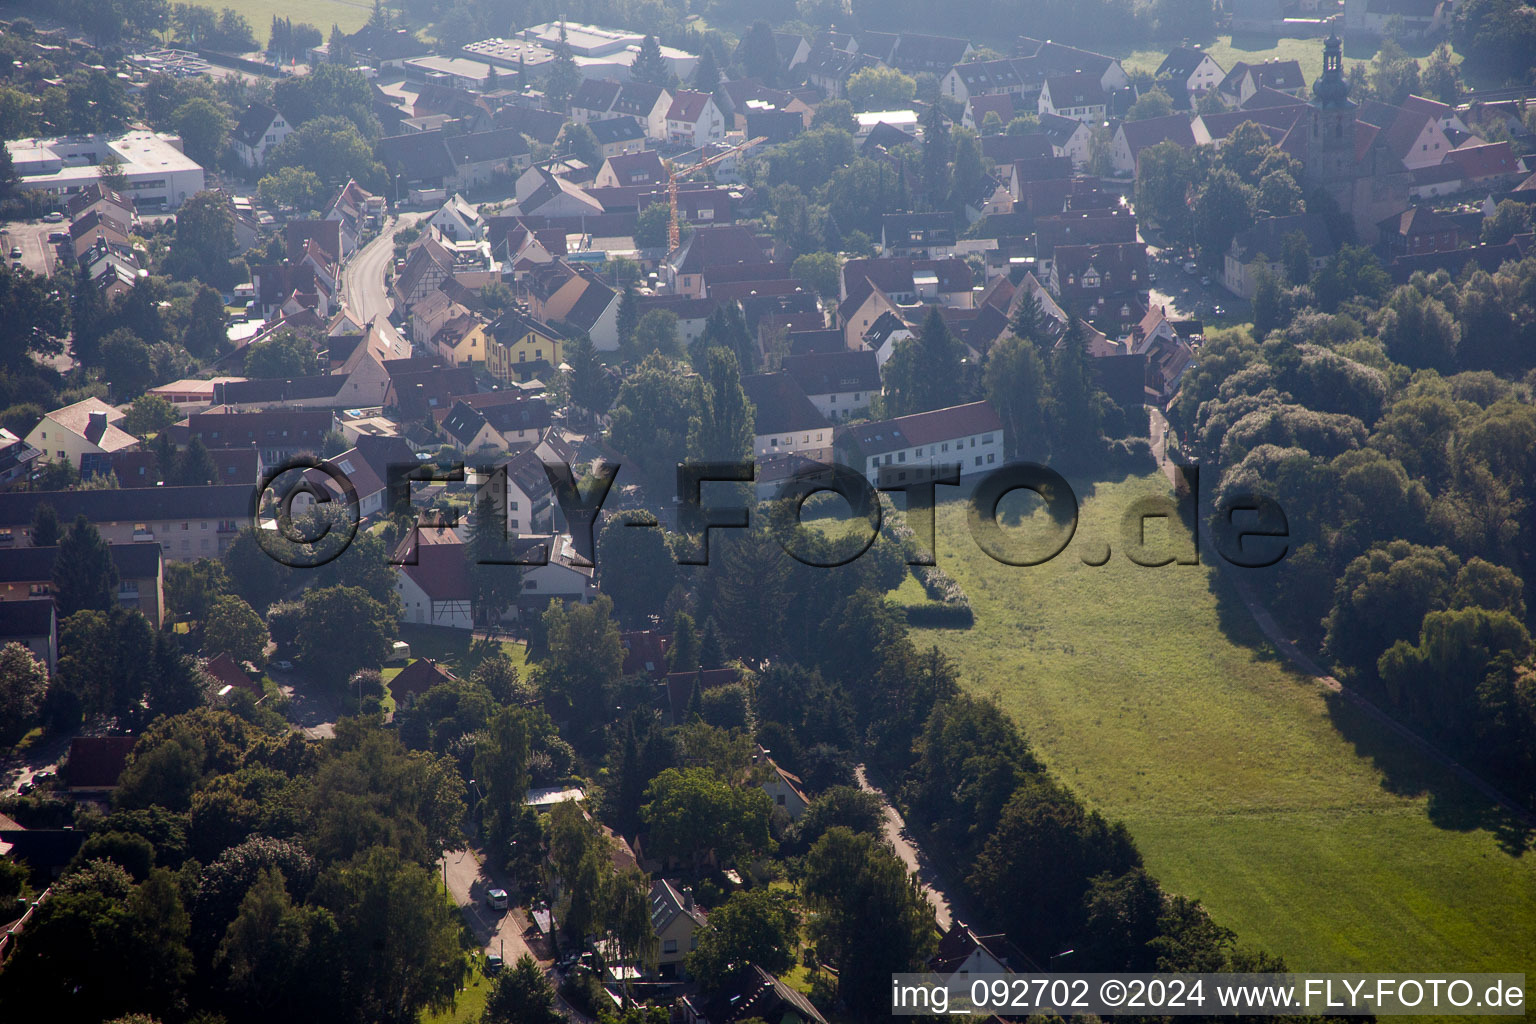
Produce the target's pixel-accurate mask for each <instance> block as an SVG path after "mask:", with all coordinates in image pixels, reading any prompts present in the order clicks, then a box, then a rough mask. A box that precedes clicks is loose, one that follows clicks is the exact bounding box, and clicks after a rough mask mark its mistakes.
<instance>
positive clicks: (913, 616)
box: [880, 498, 976, 629]
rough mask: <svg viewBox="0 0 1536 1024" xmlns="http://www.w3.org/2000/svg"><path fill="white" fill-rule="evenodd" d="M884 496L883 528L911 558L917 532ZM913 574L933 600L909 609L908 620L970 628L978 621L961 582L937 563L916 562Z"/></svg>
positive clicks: (915, 544)
mask: <svg viewBox="0 0 1536 1024" xmlns="http://www.w3.org/2000/svg"><path fill="white" fill-rule="evenodd" d="M884 500H885V509H884V516H883V519H882V523H881V527H880V531H881V532H882V533H884V534H885V535H886V536H887V537H889V538H890V539H891V540H892V541H893V542H895V543H896V544H899V545H900V546H901V549H902V555H903V557H905V558H907V560H908V561H909V562H910V561H911V557H912V556H913V555H915V554H916V553H917V550H918V549H917V542H916V535H915V534H914V533H913V532H912V527H910V526H908V525H907V518H906V516H905V515H903V514H902V513H901V511H900V510H899V509H897V508H896V507H895V506H893V505H892V504H890V500H889V499H888V498H887V499H884ZM912 575H913V576H915V577H917V582H918V583H920V584H922V586H923V591H924V592H925V593H926V594H927V595H928V597H929V599H930V600H931V601H933V602H935V603H934V604H929V605H920V606H917V607H913V608H908V609H907V622H908V623H909V624H911V625H913V626H928V627H934V628H939V629H969V628H970V627H971V625H972V624H973V623H975V621H976V616H975V613H974V612H972V611H971V601H970V598H968V597H966V596H965V591H964V590H963V589H961V587H960V582H959V581H958V580H956V579H955V578H954V577H953V576H951V575H950V574H949V573H947V572H945V571H944V570H943V569H940V568H939V567H938V566H936V565H914V566H912Z"/></svg>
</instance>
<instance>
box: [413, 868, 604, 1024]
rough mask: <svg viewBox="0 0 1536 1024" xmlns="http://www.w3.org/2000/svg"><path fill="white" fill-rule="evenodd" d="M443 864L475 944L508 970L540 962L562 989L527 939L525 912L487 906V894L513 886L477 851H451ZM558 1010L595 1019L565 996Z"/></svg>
mask: <svg viewBox="0 0 1536 1024" xmlns="http://www.w3.org/2000/svg"><path fill="white" fill-rule="evenodd" d="M439 864H446V867H445V868H442V869H440V870H442V871H443V872H444V873H445V874H446V876H447V880H448V892H449V894H450V895H451V896H452V897H453V902H454V903H456V904H458V906H459V909H460V910H462V911H463V913H464V919H465V920H466V921H468V922H469V926H470V928H472V929H473V930H474V933H475V940H476V941H477V942H480V943H481V944H482V947H481V948H482V949H483V950H484V951H485V952H486V953H495V954H497V955H498V956H500V957H501V958H502V959H503V961H504V962H505V964H506V966H507V967H511V966H512V965H513V964H515V963H517V961H518V958H519V957H521V956H522V955H523V954H525V953H526V954H527V955H529V956H531V957H533V958H534V959H535V960H538V963H539V966H540V967H542V968H544V973H545V975H547V976H548V977H549V980H550V981H551V982H552V983H553V984H554V985H555V987H556V989H558V988H559V987H560V976H559V975H558V974H557V973H555V971H554V969H553V966H552V965H553V961H551V960H548V959H543V960H540V959H539V955H538V953H536V952H535V951H534V950H533V948H532V947H530V946H529V945H528V943H527V941H526V940H525V939H524V938H523V932H524V931H526V930H527V928H528V927H529V922H528V918H527V917H525V916H524V915H523V911H522V909H521V908H519V907H511V908H510V909H508V910H492V909H491V908H490V907H488V906H486V903H485V894H486V893H487V892H489V891H490V890H492V889H496V888H501V889H506V890H508V891H511V889H512V886H511V884H510V882H509V881H508V880H507V879H505V878H495V877H493V876H492V873H491V872H490V871H488V870H487V869H486V867H485V865H484V864H483V863H482V862H481V859H480V854H479V852H477V851H475V850H449V851H448V852H447V853H445V854H444V855H443V859H442V860H441V861H439ZM555 1007H556V1009H558V1010H559V1011H560V1012H561V1013H562V1014H563V1015H564V1017H565V1018H566V1020H568V1021H574V1022H576V1024H590V1022H591V1018H589V1017H587V1016H586V1015H584V1014H582V1013H581V1012H580V1011H578V1010H577V1009H576V1008H575V1007H574V1006H572V1005H571V1004H570V1003H567V1002H566V1001H565V998H564V997H563V996H559V995H556V996H555Z"/></svg>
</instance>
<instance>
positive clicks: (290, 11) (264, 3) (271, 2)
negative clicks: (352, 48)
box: [188, 0, 373, 43]
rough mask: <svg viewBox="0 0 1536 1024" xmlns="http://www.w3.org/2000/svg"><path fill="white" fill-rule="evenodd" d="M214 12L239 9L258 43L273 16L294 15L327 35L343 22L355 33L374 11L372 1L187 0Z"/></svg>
mask: <svg viewBox="0 0 1536 1024" xmlns="http://www.w3.org/2000/svg"><path fill="white" fill-rule="evenodd" d="M188 2H190V3H193V4H196V5H198V6H199V7H207V8H210V9H211V10H214V11H220V10H223V9H224V8H226V7H229V8H232V9H233V10H235V11H238V12H239V13H240V14H241V15H242V16H244V18H245V20H246V21H248V22H250V23H251V29H252V30H253V31H254V32H255V33H256V39H257V41H259V42H262V43H265V42H266V41H267V30H268V29H269V28H271V27H272V16H273V15H274V14H275V15H277V16H278V17H279V18H292V19H293V22H294V24H296V25H297V24H304V23H307V24H310V25H313V26H315V27H316V28H318V29H319V30H320V33H321V34H322V35H324V36H329V35H330V34H331V26H332V25H333V24H334V25H340V26H341V30H342V31H343V32H356V31H357V30H358V29H360V28H362V27H363V26H364V25H365V24H367V22H368V15H369V14H371V13H373V3H372V0H188Z"/></svg>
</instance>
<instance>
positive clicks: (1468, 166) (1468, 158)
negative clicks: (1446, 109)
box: [1445, 142, 1520, 180]
mask: <svg viewBox="0 0 1536 1024" xmlns="http://www.w3.org/2000/svg"><path fill="white" fill-rule="evenodd" d="M1445 158H1446V159H1447V160H1450V161H1454V162H1455V163H1456V165H1457V166H1459V167H1460V168H1461V173H1462V175H1463V177H1466V178H1468V179H1473V180H1475V179H1477V178H1490V177H1494V176H1495V175H1500V174H1516V173H1518V172H1519V170H1520V165H1519V163H1518V162H1517V161H1516V159H1515V151H1514V150H1513V149H1512V148H1511V147H1510V145H1509V143H1507V142H1492V143H1486V144H1484V145H1473V146H1468V145H1463V146H1461V147H1459V148H1457V149H1453V150H1451V151H1450V152H1449V153H1447V154H1446V155H1445Z"/></svg>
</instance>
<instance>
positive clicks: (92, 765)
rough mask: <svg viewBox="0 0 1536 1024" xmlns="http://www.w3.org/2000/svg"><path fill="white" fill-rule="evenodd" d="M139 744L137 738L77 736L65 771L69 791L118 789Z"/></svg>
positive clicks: (70, 743) (70, 745)
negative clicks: (131, 756) (129, 756)
mask: <svg viewBox="0 0 1536 1024" xmlns="http://www.w3.org/2000/svg"><path fill="white" fill-rule="evenodd" d="M137 742H138V738H137V737H135V736H76V737H75V738H74V739H72V740H70V741H69V762H68V765H67V767H66V769H65V779H66V781H67V782H68V783H69V788H70V789H113V788H115V787H116V786H117V780H118V778H119V777H121V775H122V774H123V769H124V768H126V767H127V766H128V755H129V754H130V753H131V752H132V751H133V745H134V744H135V743H137Z"/></svg>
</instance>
